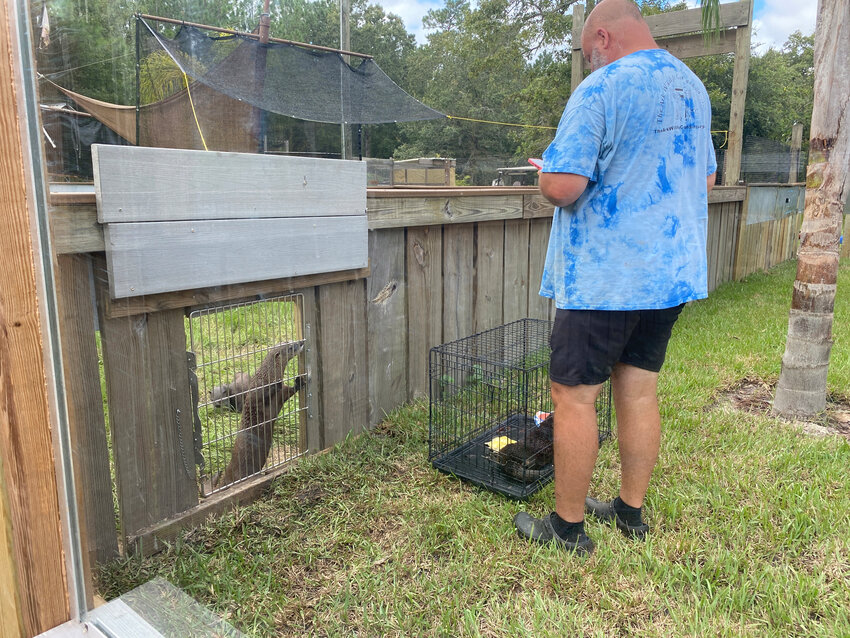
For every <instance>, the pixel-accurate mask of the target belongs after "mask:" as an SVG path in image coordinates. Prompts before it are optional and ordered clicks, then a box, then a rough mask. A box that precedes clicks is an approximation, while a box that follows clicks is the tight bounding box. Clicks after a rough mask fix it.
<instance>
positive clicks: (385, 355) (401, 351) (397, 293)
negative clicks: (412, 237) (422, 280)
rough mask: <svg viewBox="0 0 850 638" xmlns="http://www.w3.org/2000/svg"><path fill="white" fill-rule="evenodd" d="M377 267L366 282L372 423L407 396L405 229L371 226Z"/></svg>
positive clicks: (374, 260) (370, 233)
mask: <svg viewBox="0 0 850 638" xmlns="http://www.w3.org/2000/svg"><path fill="white" fill-rule="evenodd" d="M369 254H370V255H371V256H372V257H371V259H370V263H371V265H372V272H371V274H370V275H369V279H367V281H366V318H367V321H368V336H369V425H370V426H374V425H377V424H378V423H380V422H381V421H383V420H384V417H385V416H386V415H387V414H388V413H389V412H391V411H392V410H394V409H396V408H397V407H399V406H400V405H401V404H403V403H404V402H405V401H406V400H407V371H408V369H409V366H408V365H407V336H408V329H407V317H406V314H407V286H406V284H405V281H404V228H388V229H384V230H370V231H369Z"/></svg>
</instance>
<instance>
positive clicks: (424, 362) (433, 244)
mask: <svg viewBox="0 0 850 638" xmlns="http://www.w3.org/2000/svg"><path fill="white" fill-rule="evenodd" d="M406 257H407V317H408V320H407V321H408V333H409V336H408V344H407V361H408V367H409V370H408V375H409V376H408V398H409V399H412V400H415V399H421V398H423V397H427V396H428V393H429V381H428V372H429V368H428V366H429V363H428V357H429V355H430V352H431V348H433V347H434V346H438V345H440V344H441V343H442V342H443V234H442V228H441V227H440V226H422V227H417V228H408V229H407V255H406Z"/></svg>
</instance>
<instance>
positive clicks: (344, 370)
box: [318, 279, 369, 448]
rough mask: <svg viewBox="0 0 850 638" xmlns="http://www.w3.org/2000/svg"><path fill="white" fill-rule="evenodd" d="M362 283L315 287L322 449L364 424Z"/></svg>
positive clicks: (366, 386) (366, 394)
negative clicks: (320, 384)
mask: <svg viewBox="0 0 850 638" xmlns="http://www.w3.org/2000/svg"><path fill="white" fill-rule="evenodd" d="M366 335H367V328H366V283H365V282H364V280H362V279H358V280H356V281H346V282H343V283H339V284H330V285H327V286H321V287H320V288H319V337H318V338H319V340H320V344H321V345H320V347H319V359H320V362H321V363H320V366H319V368H320V372H319V374H320V375H321V377H322V396H321V399H320V400H321V404H322V428H323V433H324V438H323V440H322V443H323V447H325V448H329V447H331V446H333V445H336V444H337V443H339V442H341V441H343V440H344V439H345V438H346V436H348V434H349V433H350V434H351V435H352V436H353V435H355V434H359V433H360V432H362V431H363V429H364V428H365V427H366V426H367V425H368V423H369V370H368V363H369V362H368V350H367V347H366V338H367V336H366Z"/></svg>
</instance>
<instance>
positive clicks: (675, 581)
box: [98, 260, 850, 637]
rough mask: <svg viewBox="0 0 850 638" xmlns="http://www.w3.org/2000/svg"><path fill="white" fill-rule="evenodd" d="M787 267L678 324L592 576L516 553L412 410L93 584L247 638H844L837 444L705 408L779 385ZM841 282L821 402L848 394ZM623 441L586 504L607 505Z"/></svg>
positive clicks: (538, 507)
mask: <svg viewBox="0 0 850 638" xmlns="http://www.w3.org/2000/svg"><path fill="white" fill-rule="evenodd" d="M793 279H794V264H785V265H783V266H781V267H779V268H777V269H775V270H774V271H773V272H772V273H770V274H762V275H757V276H753V277H751V278H749V279H748V280H746V281H744V282H741V283H734V284H729V285H725V286H723V287H721V288H720V289H718V290H717V291H716V292H715V293H713V294H712V296H711V298H710V299H708V300H706V301H703V302H699V303H696V304H692V305H690V306H689V307H688V308H686V309H685V311H684V312H683V314H682V317H681V319H680V321H679V323H678V324H677V327H676V330H675V332H674V337H673V340H672V342H671V345H670V351H669V355H668V363H667V366H666V368H665V370H664V372H663V373H662V381H661V385H660V398H661V409H662V416H663V420H664V432H663V440H662V450H661V458H660V461H659V464H658V467H657V469H656V472H655V475H654V477H653V482H652V484H651V486H650V491H649V494H648V497H647V507H646V511H647V518H648V520H649V522H650V524H651V525H652V526H653V533H652V534H651V535H650V537H649V539H648V540H647V541H646V542H644V543H639V542H634V541H630V540H627V539H625V538H624V537H623V536H622V535H621V534H620V533H619V532H618V531H616V530H615V529H612V528H610V527H608V526H605V525H600V524H599V523H597V522H589V523H588V532H589V533H590V534H591V536H592V537H593V538H594V540H595V541H596V543H597V551H596V552H595V553H594V554H593V555H592V556H591V557H590V558H588V559H578V558H574V557H571V556H569V555H565V554H563V553H561V552H559V551H558V550H557V549H554V548H549V547H537V546H531V545H528V544H526V543H524V542H522V541H521V540H520V539H519V538H518V537H517V536H516V534H515V533H514V530H513V527H512V525H511V518H512V516H513V515H514V514H515V513H516V512H517V511H519V510H520V509H526V510H528V511H530V512H531V513H533V514H535V515H542V514H544V513H546V512H549V511H550V510H551V509H552V507H553V505H554V495H553V491H552V486H551V485H550V486H548V487H546V488H545V489H543V490H542V491H540V492H539V493H538V494H536V495H535V496H534V497H533V498H532V499H531V500H530V501H529V502H528V503H526V504H520V503H517V502H514V501H510V500H507V499H505V498H502V497H500V496H498V495H496V494H492V493H489V492H485V491H481V490H478V489H476V488H473V487H470V486H469V485H467V484H465V483H462V482H460V481H458V480H456V479H453V478H451V477H448V476H445V475H442V474H439V473H437V472H435V471H434V470H433V469H432V468H431V467H430V466H429V464H428V462H427V459H426V457H427V438H428V425H427V413H428V412H427V406H426V405H423V404H418V405H413V406H409V407H405V408H403V409H401V410H399V411H397V412H396V413H394V414H393V415H391V416H390V418H389V419H388V420H387V421H386V422H385V423H384V424H383V425H381V426H379V427H378V428H376V429H375V430H374V431H372V432H370V433H368V434H364V435H362V436H360V437H358V438H355V439H349V440H347V441H345V442H344V443H343V444H342V445H340V446H338V447H337V448H336V449H335V450H333V451H332V452H330V453H328V454H324V455H317V456H313V457H309V458H306V459H303V460H302V461H301V462H299V463H298V464H297V465H296V466H295V467H294V469H293V471H292V472H290V473H288V474H287V475H285V476H283V477H281V478H280V479H279V480H277V481H276V482H275V484H274V485H273V488H272V490H271V492H270V493H269V494H268V496H267V497H265V498H264V499H262V500H261V501H258V502H256V503H254V504H252V505H250V506H248V507H244V508H241V509H239V510H238V511H236V512H233V513H230V514H227V515H225V516H222V517H220V518H218V519H215V520H212V521H210V522H209V523H208V524H206V525H205V526H203V527H201V528H199V529H196V530H194V531H191V532H189V533H187V534H186V535H184V536H183V537H181V538H180V539H179V540H178V541H177V542H176V543H175V544H174V545H172V546H170V547H169V548H168V549H167V550H166V551H165V552H163V553H161V554H160V555H158V556H155V557H152V558H144V559H143V558H130V559H127V560H125V561H121V562H117V563H114V564H112V565H109V566H107V567H106V568H105V569H103V570H101V572H100V573H99V576H98V579H99V586H100V591H101V593H102V594H103V595H104V596H106V597H107V598H111V597H114V596H116V595H118V594H120V593H121V592H124V591H127V590H128V589H130V588H132V587H134V586H136V585H139V584H141V583H143V582H145V581H147V580H148V579H150V578H152V577H153V576H155V575H160V576H162V577H164V578H166V579H168V580H170V581H171V582H173V583H174V584H176V585H178V586H179V587H181V588H183V589H184V590H185V591H186V592H187V593H189V594H190V595H192V596H193V597H195V598H196V599H198V600H199V601H201V602H202V603H204V604H206V605H208V606H209V607H210V608H212V609H213V610H214V611H215V612H217V613H218V614H220V615H221V616H223V617H224V618H226V619H228V620H229V621H230V622H232V623H233V624H234V625H236V626H237V627H239V628H240V629H242V630H243V631H245V632H246V633H249V634H253V635H257V636H276V635H282V636H302V635H318V636H323V635H327V636H336V635H360V636H385V635H390V636H571V635H588V636H631V635H641V636H759V637H761V636H777V637H779V636H782V637H785V636H790V635H795V636H802V635H805V636H830V637H832V636H847V635H850V534H848V529H850V473H848V471H847V468H848V465H850V445H848V442H847V440H845V439H844V438H841V437H838V436H834V437H812V436H809V435H805V434H803V433H802V432H801V431H800V430H799V429H798V428H797V427H796V426H795V425H793V424H789V423H785V422H783V421H781V420H778V419H775V418H771V417H770V416H764V415H758V414H750V413H740V412H733V411H731V410H721V409H718V408H716V407H715V405H716V402H717V399H718V397H719V395H720V394H721V393H722V391H723V390H724V389H726V388H729V387H731V386H733V385H735V384H736V383H738V382H740V381H741V380H742V379H743V378H751V379H762V380H764V381H766V382H774V381H775V380H776V379H777V378H778V375H779V371H780V365H781V356H782V352H783V349H784V343H785V332H786V326H787V316H788V306H789V304H790V296H791V285H792V282H793ZM848 300H850V263H848V262H847V261H846V260H845V262H843V263H842V266H841V274H840V280H839V297H838V299H837V303H836V311H835V323H834V333H835V346H834V349H833V352H832V365H831V369H830V375H829V388H830V391H831V393H832V394H833V395H834V396H835V397H845V398H846V397H847V392H848V388H850V301H848ZM617 471H618V459H617V449H616V439H615V440H613V441H611V442H609V443H605V444H603V446H602V449H601V451H600V457H599V463H598V465H597V471H596V473H595V475H594V480H593V485H592V488H591V489H592V492H593V493H594V494H596V495H598V496H600V497H604V498H608V497H611V496H613V495H614V494H615V493H616V486H617Z"/></svg>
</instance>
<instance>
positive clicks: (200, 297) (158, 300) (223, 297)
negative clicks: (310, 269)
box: [104, 268, 369, 317]
mask: <svg viewBox="0 0 850 638" xmlns="http://www.w3.org/2000/svg"><path fill="white" fill-rule="evenodd" d="M368 276H369V269H368V268H355V269H352V270H337V271H336V272H321V273H316V274H313V275H303V276H298V277H283V278H281V279H268V280H266V281H255V282H250V283H245V284H229V285H226V286H214V287H212V288H196V289H194V290H178V291H175V292H165V293H161V294H156V295H144V296H142V297H127V298H126V299H107V300H106V302H105V304H104V306H105V310H106V314H107V316H109V317H129V316H131V315H141V314H144V313H146V312H159V311H161V310H174V309H176V308H197V307H203V306H212V305H215V304H219V303H223V302H226V301H227V302H234V301H240V300H244V299H246V298H248V297H255V296H260V297H262V296H269V295H274V294H279V293H282V292H290V291H293V290H298V289H300V288H312V287H315V286H324V285H327V284H335V283H339V282H341V281H352V280H354V279H364V278H365V277H368Z"/></svg>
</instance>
